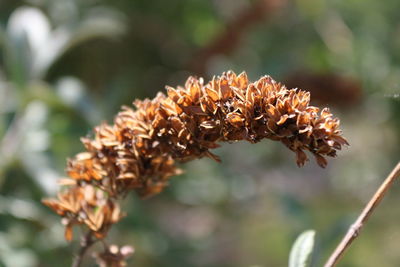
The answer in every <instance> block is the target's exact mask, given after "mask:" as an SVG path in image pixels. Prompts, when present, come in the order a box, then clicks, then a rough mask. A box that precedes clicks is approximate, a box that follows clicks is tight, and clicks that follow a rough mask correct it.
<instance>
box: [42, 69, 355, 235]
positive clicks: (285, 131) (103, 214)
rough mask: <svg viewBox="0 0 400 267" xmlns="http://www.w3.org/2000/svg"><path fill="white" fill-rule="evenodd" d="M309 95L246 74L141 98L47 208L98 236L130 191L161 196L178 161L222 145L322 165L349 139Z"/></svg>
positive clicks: (104, 128)
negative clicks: (278, 152)
mask: <svg viewBox="0 0 400 267" xmlns="http://www.w3.org/2000/svg"><path fill="white" fill-rule="evenodd" d="M309 103H310V94H309V93H308V92H305V91H302V90H298V89H287V88H285V86H284V85H282V84H280V83H277V82H275V81H274V80H273V79H272V78H271V77H269V76H264V77H261V78H260V79H259V80H258V81H255V82H250V81H249V80H248V78H247V75H246V73H244V72H243V73H241V74H240V75H236V74H235V73H233V72H232V71H229V72H226V73H223V74H222V75H221V76H219V77H214V78H213V79H212V80H211V81H210V82H208V83H204V81H203V79H196V78H194V77H190V78H189V79H188V80H187V81H186V83H185V86H184V87H177V88H172V87H167V94H166V95H164V94H162V93H159V94H158V95H157V96H156V97H155V98H154V99H152V100H150V99H145V100H143V101H139V100H136V101H135V102H134V105H135V107H136V108H135V109H132V108H129V107H123V109H122V111H121V112H120V113H119V114H118V115H117V116H116V117H115V120H114V124H113V125H108V124H102V125H100V126H98V127H96V128H95V130H94V137H93V138H92V139H89V138H83V139H82V142H83V144H84V146H85V148H86V152H83V153H79V154H78V155H77V156H76V157H75V158H73V159H71V160H70V161H69V163H68V167H67V173H68V175H69V177H70V180H65V179H63V184H67V185H68V188H67V190H66V191H63V192H62V193H60V194H59V196H58V200H46V201H44V203H45V204H46V205H47V206H49V207H50V208H52V209H53V210H55V211H56V212H57V213H58V214H59V215H60V216H62V217H64V218H65V223H66V226H67V234H66V237H67V239H71V238H72V235H71V233H72V232H71V230H70V229H71V227H72V225H75V224H84V225H86V226H87V227H88V228H89V229H90V230H91V231H93V233H94V234H95V236H96V237H97V238H103V237H104V236H105V235H106V233H107V231H108V229H109V227H110V226H111V225H112V224H113V223H115V222H117V221H118V220H119V219H120V218H121V216H122V215H121V212H120V209H119V206H118V204H117V203H116V201H117V200H118V199H120V198H122V197H124V196H125V195H126V193H127V192H129V191H132V190H134V191H136V192H137V193H139V195H140V196H142V197H146V196H150V195H153V194H157V193H159V192H161V191H162V190H163V188H164V187H165V186H166V185H167V184H168V180H169V178H170V177H171V176H174V175H177V174H180V173H181V171H180V170H179V169H178V168H177V166H176V162H185V161H188V160H192V159H196V158H201V157H210V158H212V159H215V160H217V161H219V158H218V156H216V155H214V154H213V153H212V152H211V151H210V150H211V149H213V148H217V147H219V143H220V142H234V141H239V140H247V141H249V142H251V143H256V142H258V141H260V140H262V139H271V140H276V141H280V142H282V143H283V144H284V145H286V146H287V147H288V148H289V149H290V150H292V151H294V152H295V155H296V162H297V165H299V166H303V165H304V164H305V162H306V161H307V160H308V156H307V154H306V153H305V151H309V152H311V154H313V155H314V156H315V158H316V161H317V163H318V164H319V165H320V166H321V167H325V166H326V164H327V161H326V159H325V157H327V156H329V157H334V156H336V151H337V150H340V149H341V148H342V146H343V145H347V141H346V140H345V139H344V138H343V137H342V136H341V131H340V130H339V120H338V119H337V118H334V117H333V116H332V114H331V113H330V112H329V110H328V109H326V108H324V109H322V110H320V109H319V108H317V107H313V106H310V105H309Z"/></svg>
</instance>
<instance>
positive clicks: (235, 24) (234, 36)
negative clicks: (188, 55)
mask: <svg viewBox="0 0 400 267" xmlns="http://www.w3.org/2000/svg"><path fill="white" fill-rule="evenodd" d="M287 2H288V1H287V0H258V1H255V2H254V3H253V4H252V5H251V6H250V7H248V8H247V9H243V10H241V12H239V13H238V14H236V15H235V16H234V19H233V20H232V21H229V22H228V23H227V24H226V25H225V29H226V30H225V31H222V32H221V33H219V34H217V35H216V38H215V39H213V40H212V41H211V42H210V43H209V44H207V45H206V46H205V47H202V48H201V49H200V50H199V51H198V52H197V53H196V54H195V55H194V56H193V58H192V59H191V60H190V62H188V68H189V69H190V70H191V71H192V72H194V73H196V75H199V76H205V75H206V68H207V63H208V62H209V61H210V59H211V58H213V57H214V56H216V55H220V54H224V55H229V54H231V53H232V52H233V51H234V50H235V49H236V48H237V47H238V46H239V44H240V41H241V40H242V39H243V38H244V36H245V34H246V33H248V32H249V29H250V28H252V27H253V26H254V25H257V24H258V23H260V22H262V21H264V20H265V19H266V18H268V17H271V16H272V15H273V14H274V13H276V11H277V10H280V9H282V8H283V7H285V6H286V4H287Z"/></svg>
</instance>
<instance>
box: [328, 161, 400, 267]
mask: <svg viewBox="0 0 400 267" xmlns="http://www.w3.org/2000/svg"><path fill="white" fill-rule="evenodd" d="M399 176H400V162H399V163H398V164H397V165H396V167H394V169H393V170H392V172H391V173H390V174H389V176H388V177H387V178H386V179H385V181H383V183H382V185H381V186H380V187H379V189H378V190H377V191H376V193H375V194H374V196H373V197H372V198H371V200H370V201H369V202H368V204H367V205H366V206H365V208H364V210H363V211H362V212H361V214H360V216H359V217H358V218H357V220H356V221H355V222H354V223H353V224H352V225H351V226H350V227H349V229H348V231H347V233H346V235H345V236H344V237H343V239H342V241H341V242H340V243H339V245H338V246H337V247H336V249H335V251H334V252H333V253H332V254H331V256H330V257H329V259H328V261H327V262H326V263H325V265H324V267H333V266H336V264H337V263H338V261H339V260H340V258H341V257H342V256H343V254H344V252H345V250H346V249H347V248H349V247H350V245H351V243H352V242H353V241H354V239H356V238H357V236H358V235H359V234H360V231H361V229H362V227H363V226H364V224H365V223H366V222H367V220H368V218H369V217H370V216H371V214H372V212H373V211H374V209H375V208H376V207H377V206H378V204H379V203H380V202H381V200H382V199H383V197H384V196H385V194H386V192H387V191H388V189H389V188H390V187H391V186H392V184H393V182H394V181H395V180H396V178H398V177H399Z"/></svg>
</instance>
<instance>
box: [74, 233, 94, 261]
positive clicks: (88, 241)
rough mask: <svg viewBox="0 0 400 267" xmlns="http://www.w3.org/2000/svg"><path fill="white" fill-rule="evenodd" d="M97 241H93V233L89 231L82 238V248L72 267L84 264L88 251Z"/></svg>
mask: <svg viewBox="0 0 400 267" xmlns="http://www.w3.org/2000/svg"><path fill="white" fill-rule="evenodd" d="M96 241H97V240H96V239H93V236H92V231H89V232H88V233H87V234H86V235H85V236H82V240H81V247H80V249H79V251H78V253H77V254H76V256H75V259H74V261H73V262H72V266H71V267H79V266H81V264H82V260H83V258H84V257H85V254H86V252H87V250H88V249H89V248H90V247H91V246H92V245H93V244H94V243H96Z"/></svg>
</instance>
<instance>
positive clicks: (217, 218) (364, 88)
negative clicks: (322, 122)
mask: <svg viewBox="0 0 400 267" xmlns="http://www.w3.org/2000/svg"><path fill="white" fill-rule="evenodd" d="M399 8H400V2H399V1H397V0H386V1H385V2H384V3H382V2H379V1H373V0H364V1H359V0H347V1H344V0H338V1H327V0H321V1H310V0H305V1H300V0H298V1H289V0H286V1H285V0H259V1H248V0H238V1H228V0H214V1H200V0H187V1H178V0H169V1H164V0H153V1H130V0H113V1H110V0H26V1H21V0H1V2H0V157H1V158H0V266H13V267H14V266H17V267H18V266H43V267H45V266H69V265H70V259H71V255H72V250H73V249H74V248H75V247H76V244H75V245H72V246H70V245H69V244H67V243H66V242H65V241H64V240H63V230H62V227H61V225H60V222H59V219H58V217H57V216H55V215H53V214H52V212H51V211H50V210H48V209H47V208H45V207H43V206H42V205H41V204H40V199H41V198H43V197H45V196H48V195H51V194H55V192H56V190H57V185H56V179H57V178H59V177H62V176H63V175H64V174H63V169H64V166H65V159H66V158H67V157H71V156H73V155H74V154H75V153H77V152H78V151H80V150H81V149H82V146H81V144H80V142H79V137H81V136H85V135H88V134H89V135H90V130H91V128H92V127H93V126H95V125H97V124H99V123H100V122H101V121H103V120H108V121H110V120H112V117H113V115H114V114H115V113H116V112H117V111H118V110H119V108H120V106H121V105H130V103H131V102H132V100H134V99H135V98H144V97H154V95H155V94H156V92H157V91H160V90H163V88H164V86H165V85H166V84H168V85H171V86H176V85H178V84H182V83H183V82H184V81H185V79H186V77H187V76H189V75H190V74H195V75H202V76H205V78H210V77H212V75H214V74H219V73H221V72H222V71H225V70H228V69H233V70H235V71H237V72H240V71H242V70H246V71H247V72H248V73H249V74H250V76H251V78H252V79H255V78H258V77H259V76H260V75H264V74H271V75H272V76H273V77H274V78H275V79H277V80H280V81H283V82H284V81H288V82H289V83H290V86H299V87H300V86H303V89H308V88H310V90H311V91H312V97H313V96H314V95H315V96H316V99H315V102H318V101H320V102H322V103H325V104H326V105H328V106H330V107H332V109H333V111H334V113H335V114H336V115H337V116H339V117H340V118H341V119H342V125H343V128H344V135H345V136H346V137H347V138H348V140H349V142H350V144H351V146H350V147H349V148H348V149H346V150H345V151H343V152H342V153H340V154H339V157H338V159H334V160H330V162H329V166H328V169H326V170H320V169H318V167H317V166H316V165H315V164H314V163H313V162H310V163H309V164H308V165H307V166H305V167H304V168H301V169H298V168H297V167H296V166H295V164H294V160H293V155H292V154H291V153H290V152H289V151H287V150H286V149H285V148H284V147H283V146H280V145H279V144H273V143H271V142H262V143H260V144H257V145H250V144H241V143H240V144H239V143H238V144H234V145H231V146H228V147H223V148H220V149H218V150H217V151H216V153H217V154H219V155H220V156H221V158H222V159H223V163H222V164H217V163H214V162H211V161H209V160H206V159H204V160H200V161H195V162H191V163H189V164H186V165H185V166H184V169H185V171H186V174H185V175H182V176H180V177H177V178H175V179H173V180H172V182H171V186H170V187H169V188H168V189H167V190H166V192H164V193H163V194H161V195H158V196H156V197H154V198H152V199H148V200H145V201H144V200H140V199H138V198H137V196H134V195H132V196H129V198H128V199H127V200H126V202H125V205H126V210H128V217H127V218H125V219H124V220H123V221H122V222H121V223H120V224H119V225H118V227H117V228H116V229H113V231H112V233H111V236H110V237H109V239H110V242H117V243H119V244H133V245H134V246H135V249H136V252H135V254H134V256H133V260H131V262H130V263H131V264H132V265H134V266H143V267H145V266H163V267H168V266H219V267H223V266H251V265H257V266H285V265H286V264H287V257H288V255H289V251H290V248H291V244H292V243H293V242H294V240H295V238H296V236H297V235H298V234H299V233H301V232H302V231H303V230H305V229H309V228H312V229H315V230H316V231H317V232H318V238H317V247H316V251H315V255H314V258H315V261H314V264H315V266H320V265H321V262H322V261H323V260H324V259H326V257H327V255H329V253H330V252H331V250H332V249H333V247H334V246H335V245H336V244H337V242H338V241H339V240H340V239H341V237H342V235H343V234H344V232H345V230H346V228H347V226H348V225H349V224H350V222H351V221H352V220H353V219H354V218H355V216H356V215H357V213H358V212H359V211H360V210H361V207H362V206H363V203H365V202H366V200H367V199H368V198H369V196H370V195H372V192H373V191H374V190H375V188H376V187H377V185H378V184H379V183H380V181H381V180H383V178H384V177H385V176H386V174H387V173H388V171H389V170H390V169H391V168H392V166H394V164H395V162H396V161H398V160H399V158H400V157H399V155H400V115H399V114H400V87H399V86H400V37H399V36H400V22H399V15H398V10H399ZM399 192H400V189H398V188H396V187H395V188H393V189H392V192H390V194H389V196H388V198H387V199H386V201H384V203H383V205H382V206H381V207H380V208H379V209H378V210H377V211H376V213H375V214H374V216H373V217H372V219H371V221H370V222H369V223H368V225H367V226H366V227H365V228H364V230H363V233H362V235H361V237H360V238H359V239H358V240H357V242H355V244H354V246H352V248H351V249H350V250H349V251H348V253H346V256H345V257H344V258H343V261H342V265H341V266H344V267H345V266H377V265H379V266H396V265H398V262H400V255H399V253H398V252H397V251H398V249H399V245H398V243H399V240H400V231H399V228H398V224H397V221H398V220H399V219H400V212H398V211H397V210H396V209H394V210H393V208H392V207H393V205H391V204H392V203H396V202H397V201H400V197H399ZM377 244H379V246H377ZM88 266H91V265H90V264H89V263H88Z"/></svg>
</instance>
